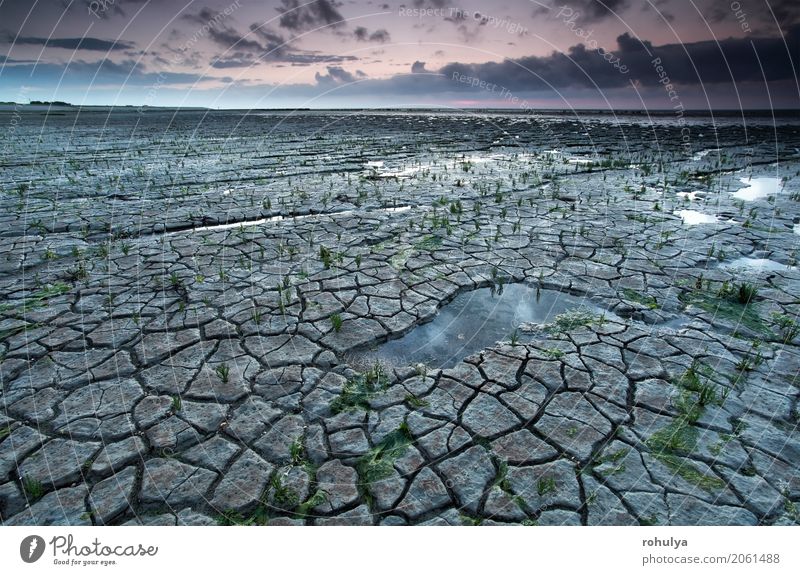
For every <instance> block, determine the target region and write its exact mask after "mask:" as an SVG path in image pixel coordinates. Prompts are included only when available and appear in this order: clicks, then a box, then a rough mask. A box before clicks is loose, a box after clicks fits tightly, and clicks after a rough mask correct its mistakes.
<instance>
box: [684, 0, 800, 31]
mask: <svg viewBox="0 0 800 575" xmlns="http://www.w3.org/2000/svg"><path fill="white" fill-rule="evenodd" d="M698 7H699V8H700V10H701V11H702V12H703V14H705V15H706V18H708V20H709V21H711V22H721V21H723V20H730V21H733V20H739V19H746V20H748V21H749V20H752V21H753V24H755V23H759V24H763V25H765V26H766V27H767V29H773V30H774V27H775V22H776V21H777V23H778V26H780V27H781V28H782V29H784V30H788V29H789V28H791V27H792V26H794V25H795V24H800V2H798V0H755V1H751V2H747V1H739V2H731V1H730V0H698ZM770 24H771V25H772V26H771V27H770V26H769V25H770Z"/></svg>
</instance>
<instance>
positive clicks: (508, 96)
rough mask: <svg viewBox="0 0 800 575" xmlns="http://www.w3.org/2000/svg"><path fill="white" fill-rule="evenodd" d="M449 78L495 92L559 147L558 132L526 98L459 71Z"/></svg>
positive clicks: (505, 103)
mask: <svg viewBox="0 0 800 575" xmlns="http://www.w3.org/2000/svg"><path fill="white" fill-rule="evenodd" d="M451 79H452V80H453V81H454V82H458V83H459V84H466V85H468V86H470V87H472V88H478V89H480V90H484V91H486V92H491V93H492V94H496V95H498V96H499V97H500V98H501V100H502V101H503V104H504V105H506V106H509V107H515V108H517V109H518V110H522V111H524V112H528V114H529V116H530V117H531V118H532V119H533V120H534V121H535V122H536V123H537V124H538V125H539V128H540V129H541V131H542V134H543V135H544V136H545V137H546V138H547V139H548V140H550V141H551V142H554V143H555V144H556V149H557V148H559V147H561V146H560V139H559V137H558V134H556V133H555V131H554V130H553V128H551V127H550V124H549V123H548V122H546V121H545V119H544V117H543V116H542V115H541V114H539V113H538V112H536V110H535V109H534V106H533V104H532V103H531V102H529V101H528V100H527V99H525V98H520V97H519V96H517V95H516V94H515V93H514V92H512V91H511V90H510V89H508V88H506V87H505V86H500V85H499V84H496V83H494V82H487V81H486V80H482V79H481V78H478V77H477V76H468V75H466V74H462V73H460V72H453V74H452V75H451Z"/></svg>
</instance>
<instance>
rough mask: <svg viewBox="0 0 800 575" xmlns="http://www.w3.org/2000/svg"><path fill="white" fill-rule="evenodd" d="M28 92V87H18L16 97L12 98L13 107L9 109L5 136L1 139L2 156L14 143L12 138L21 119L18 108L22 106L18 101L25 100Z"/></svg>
mask: <svg viewBox="0 0 800 575" xmlns="http://www.w3.org/2000/svg"><path fill="white" fill-rule="evenodd" d="M28 90H30V88H28V86H22V87H20V89H19V91H18V92H17V96H16V97H15V98H14V107H13V108H12V109H11V117H10V118H9V120H8V128H7V129H6V134H5V137H4V138H3V155H5V154H6V153H7V152H8V148H9V146H10V145H11V142H13V141H14V137H15V136H16V134H17V129H18V128H19V122H20V120H21V119H22V112H21V111H20V109H19V107H20V106H21V105H23V104H21V103H20V100H25V99H27V93H28Z"/></svg>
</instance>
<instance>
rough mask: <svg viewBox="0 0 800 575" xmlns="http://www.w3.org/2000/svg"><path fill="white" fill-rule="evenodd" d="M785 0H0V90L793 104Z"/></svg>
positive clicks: (338, 100)
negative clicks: (489, 0) (490, 0)
mask: <svg viewBox="0 0 800 575" xmlns="http://www.w3.org/2000/svg"><path fill="white" fill-rule="evenodd" d="M798 71H800V1H798V0H741V1H733V2H731V1H730V0H541V1H536V0H493V1H492V2H486V1H485V0H483V1H479V0H402V1H401V0H311V1H308V0H0V101H12V102H20V103H25V102H29V101H31V100H63V101H67V102H71V103H73V104H80V105H131V106H202V107H210V108H248V109H249V108H292V109H294V108H360V107H372V108H375V107H377V108H388V107H444V108H501V107H502V108H516V109H520V110H526V109H542V108H560V109H572V108H592V109H611V108H614V109H642V108H647V109H664V110H676V111H678V110H682V109H686V110H689V109H722V108H728V109H743V108H748V109H752V108H759V109H770V108H800V81H798Z"/></svg>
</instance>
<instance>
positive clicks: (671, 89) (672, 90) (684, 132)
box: [650, 58, 692, 154]
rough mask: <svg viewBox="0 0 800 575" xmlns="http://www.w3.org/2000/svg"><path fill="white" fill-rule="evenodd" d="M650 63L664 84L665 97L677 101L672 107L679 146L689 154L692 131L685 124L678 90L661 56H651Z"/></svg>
mask: <svg viewBox="0 0 800 575" xmlns="http://www.w3.org/2000/svg"><path fill="white" fill-rule="evenodd" d="M650 63H651V64H652V65H653V69H654V70H655V72H656V76H657V77H658V83H659V84H661V85H662V86H664V91H665V92H666V93H667V97H668V98H669V100H670V102H677V104H675V105H674V106H673V107H672V109H673V111H674V112H675V118H676V119H677V122H678V126H680V128H681V147H682V148H683V150H684V152H686V153H687V154H691V153H692V142H691V138H692V133H691V130H690V129H689V126H687V125H686V118H685V117H684V112H685V108H684V106H683V102H682V101H681V98H680V95H679V94H678V90H677V88H676V87H675V85H674V84H673V83H672V80H670V77H669V74H668V73H667V69H666V68H665V67H664V65H663V64H662V62H661V58H653V60H652V61H651V62H650Z"/></svg>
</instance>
